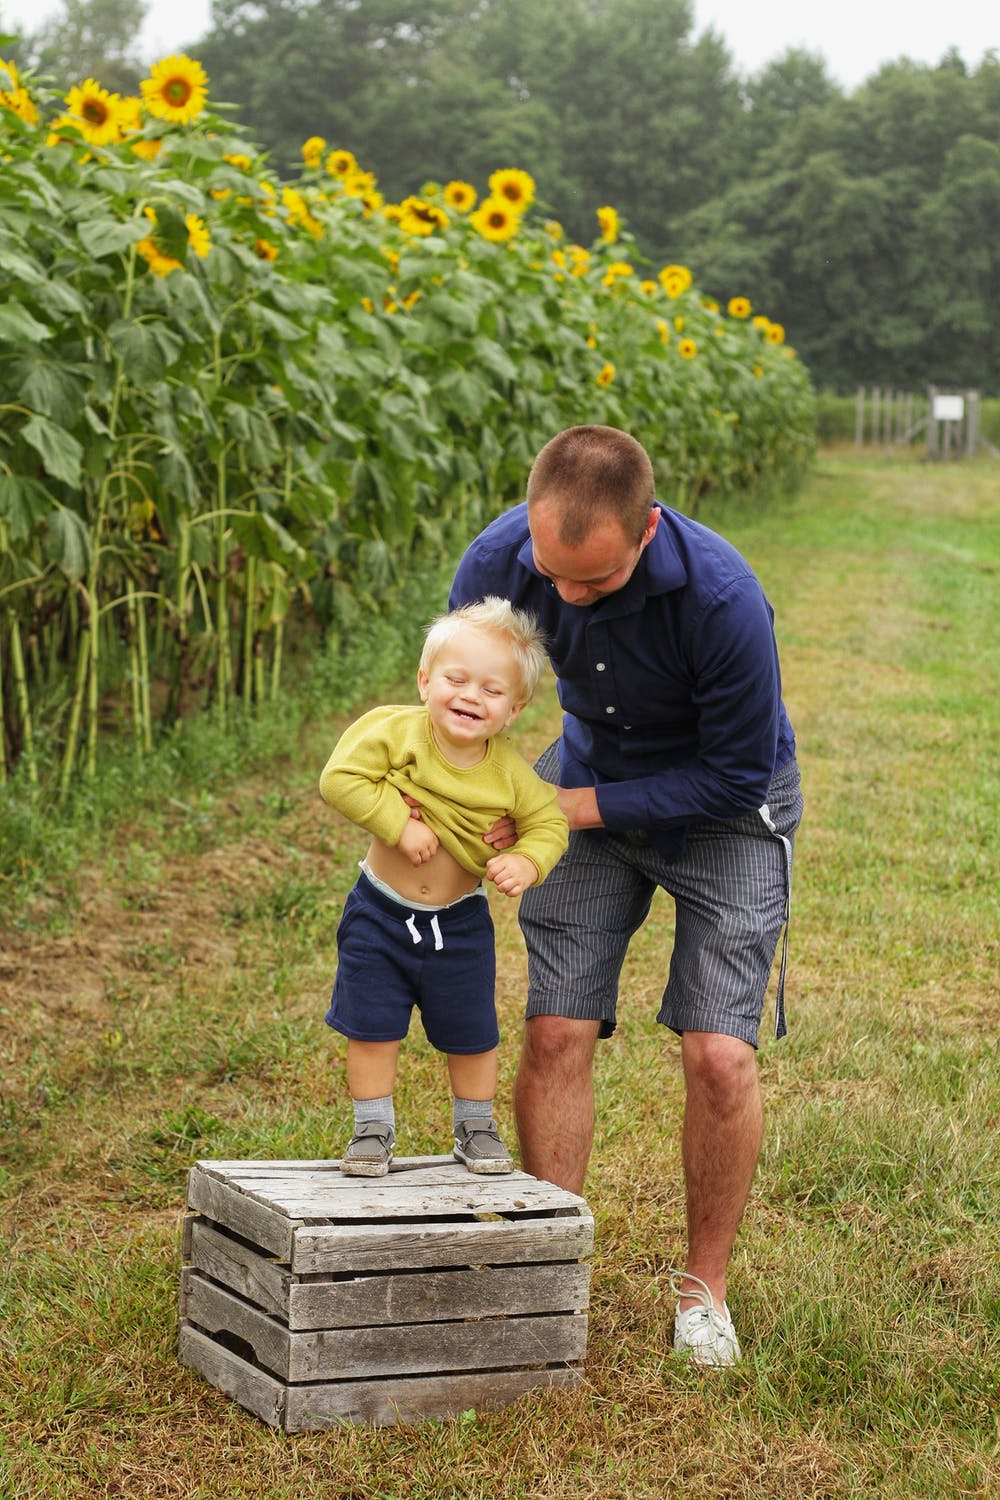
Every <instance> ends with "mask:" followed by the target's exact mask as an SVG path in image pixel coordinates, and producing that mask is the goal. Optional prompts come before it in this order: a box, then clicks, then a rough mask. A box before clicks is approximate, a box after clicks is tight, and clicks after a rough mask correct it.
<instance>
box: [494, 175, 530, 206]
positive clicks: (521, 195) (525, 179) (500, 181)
mask: <svg viewBox="0 0 1000 1500" xmlns="http://www.w3.org/2000/svg"><path fill="white" fill-rule="evenodd" d="M534 196H535V179H534V178H533V177H529V176H528V173H527V172H521V171H520V170H519V169H518V168H517V167H503V168H501V170H500V171H499V172H494V173H493V174H492V176H491V177H490V197H492V198H499V199H501V201H502V202H504V203H506V204H507V206H508V208H512V209H513V210H514V212H515V213H516V214H523V213H524V210H525V209H526V208H527V206H528V204H529V203H530V202H531V201H532V199H533V198H534Z"/></svg>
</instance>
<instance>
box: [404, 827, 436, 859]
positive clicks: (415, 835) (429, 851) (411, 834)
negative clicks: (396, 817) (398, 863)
mask: <svg viewBox="0 0 1000 1500" xmlns="http://www.w3.org/2000/svg"><path fill="white" fill-rule="evenodd" d="M398 848H400V849H401V850H402V852H403V853H404V854H405V855H406V857H407V859H408V860H409V861H410V864H411V865H425V864H426V863H427V861H428V860H429V859H431V858H432V857H433V855H435V854H436V853H437V852H438V836H437V834H436V833H434V832H433V830H432V829H430V828H428V826H427V824H426V823H424V822H422V821H421V819H420V818H413V817H411V818H409V819H408V820H407V823H406V827H405V828H404V829H403V831H402V833H401V834H400V835H399V844H398Z"/></svg>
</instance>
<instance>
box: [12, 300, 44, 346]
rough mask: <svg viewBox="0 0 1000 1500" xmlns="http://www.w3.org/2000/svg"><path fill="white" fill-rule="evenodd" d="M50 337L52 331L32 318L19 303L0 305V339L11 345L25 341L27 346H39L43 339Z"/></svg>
mask: <svg viewBox="0 0 1000 1500" xmlns="http://www.w3.org/2000/svg"><path fill="white" fill-rule="evenodd" d="M51 337H52V329H51V328H49V327H48V325H47V324H45V323H39V321H38V319H37V318H33V317H32V316H31V314H30V312H29V311H28V309H27V308H26V307H22V306H21V304H20V302H4V303H2V304H0V339H6V340H7V341H8V342H9V343H11V344H21V343H24V342H25V340H27V342H28V343H29V344H40V343H41V342H42V340H43V339H50V338H51Z"/></svg>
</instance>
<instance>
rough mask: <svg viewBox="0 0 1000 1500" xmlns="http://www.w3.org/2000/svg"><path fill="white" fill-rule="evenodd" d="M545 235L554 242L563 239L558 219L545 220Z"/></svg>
mask: <svg viewBox="0 0 1000 1500" xmlns="http://www.w3.org/2000/svg"><path fill="white" fill-rule="evenodd" d="M545 233H546V234H547V235H550V236H551V238H552V239H554V240H561V239H562V237H563V227H562V225H561V224H560V222H559V220H558V219H546V220H545Z"/></svg>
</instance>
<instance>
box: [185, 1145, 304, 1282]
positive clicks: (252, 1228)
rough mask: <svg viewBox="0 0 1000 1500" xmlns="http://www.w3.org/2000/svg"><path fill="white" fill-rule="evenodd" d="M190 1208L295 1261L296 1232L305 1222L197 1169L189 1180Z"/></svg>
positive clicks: (281, 1256)
mask: <svg viewBox="0 0 1000 1500" xmlns="http://www.w3.org/2000/svg"><path fill="white" fill-rule="evenodd" d="M188 1207H189V1208H194V1209H197V1210H198V1212H199V1213H203V1214H204V1215H205V1216H206V1218H209V1219H212V1220H214V1221H215V1223H217V1224H225V1225H226V1227H227V1228H228V1229H232V1230H233V1232H234V1233H235V1234H241V1235H242V1236H243V1238H244V1239H247V1240H252V1241H253V1243H254V1244H255V1245H260V1246H261V1248H262V1249H264V1250H270V1252H271V1253H272V1255H277V1256H279V1257H280V1258H281V1259H282V1260H291V1256H292V1245H293V1243H294V1240H295V1231H296V1229H298V1228H299V1227H300V1225H301V1220H299V1219H297V1218H295V1217H294V1216H290V1215H288V1214H286V1213H283V1212H281V1211H280V1210H279V1209H277V1208H275V1207H271V1206H269V1205H267V1204H263V1203H260V1202H258V1201H256V1200H255V1199H253V1198H249V1197H247V1196H246V1194H244V1193H238V1192H234V1191H233V1189H232V1188H230V1187H227V1185H226V1184H225V1183H224V1182H220V1181H218V1180H217V1179H216V1178H215V1177H212V1176H209V1174H208V1173H207V1172H200V1171H199V1170H198V1169H197V1167H195V1168H193V1169H192V1171H191V1173H190V1175H189V1177H188Z"/></svg>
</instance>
